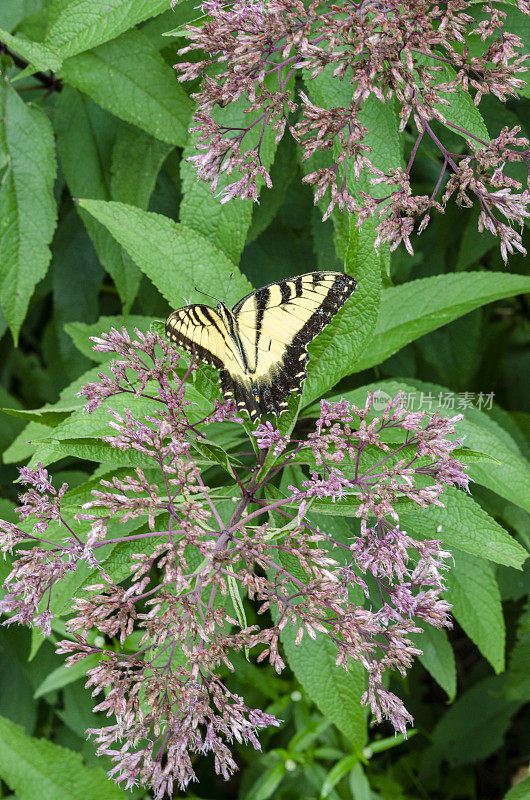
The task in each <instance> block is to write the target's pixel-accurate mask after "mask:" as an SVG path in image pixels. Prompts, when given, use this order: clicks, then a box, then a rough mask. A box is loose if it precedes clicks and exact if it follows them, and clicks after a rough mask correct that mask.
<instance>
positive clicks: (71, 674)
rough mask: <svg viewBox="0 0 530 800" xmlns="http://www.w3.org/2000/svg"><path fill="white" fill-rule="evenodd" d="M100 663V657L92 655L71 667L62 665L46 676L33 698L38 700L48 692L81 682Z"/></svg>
mask: <svg viewBox="0 0 530 800" xmlns="http://www.w3.org/2000/svg"><path fill="white" fill-rule="evenodd" d="M98 663H99V656H97V655H91V656H88V657H87V658H83V660H82V661H78V662H77V663H76V664H73V665H72V666H71V667H67V666H66V665H65V664H60V666H58V667H57V668H56V669H54V670H53V671H52V672H50V673H49V674H48V675H46V677H45V678H44V680H43V681H42V682H41V683H40V684H39V686H38V687H37V689H36V690H35V693H34V695H33V697H34V698H35V699H36V700H37V699H38V698H39V697H42V696H43V695H45V694H47V693H48V692H54V691H55V690H56V689H62V688H63V687H64V686H68V684H69V683H73V682H74V681H77V680H79V678H84V677H85V675H86V673H87V670H89V669H92V668H93V667H97V665H98Z"/></svg>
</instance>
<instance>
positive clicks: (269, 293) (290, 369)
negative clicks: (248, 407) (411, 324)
mask: <svg viewBox="0 0 530 800" xmlns="http://www.w3.org/2000/svg"><path fill="white" fill-rule="evenodd" d="M355 287H356V281H355V280H354V279H353V278H351V277H350V276H349V275H345V274H344V273H342V272H331V271H319V272H309V273H306V274H305V275H299V276H298V277H296V278H291V279H286V280H283V281H277V282H275V283H270V284H268V285H267V286H264V287H263V288H261V289H258V290H257V291H256V292H252V293H251V294H249V295H247V296H246V297H244V298H243V299H242V300H240V301H239V303H237V304H236V305H235V306H234V308H233V310H232V313H233V314H234V317H235V319H236V323H237V331H238V335H239V337H240V340H241V343H242V345H243V347H244V349H245V352H246V357H247V371H248V373H249V376H250V378H251V380H252V384H253V386H254V387H255V389H256V391H255V393H254V399H255V400H256V401H257V403H258V406H259V408H260V410H261V411H264V412H268V411H272V412H273V413H275V414H279V413H281V410H282V409H283V408H285V407H286V405H287V400H288V397H289V394H290V392H292V391H298V392H300V390H301V386H302V383H303V381H304V380H305V378H306V377H307V371H306V363H307V359H308V354H307V345H308V344H309V342H311V341H312V340H313V339H314V338H315V336H317V335H318V334H319V333H320V332H321V331H322V330H323V328H324V327H325V326H326V325H327V324H328V322H329V321H330V320H331V318H332V317H333V315H334V314H335V313H336V312H337V311H338V310H339V308H340V307H341V306H342V305H343V304H344V303H345V302H346V300H347V299H348V297H349V296H350V295H351V294H352V292H353V291H354V290H355Z"/></svg>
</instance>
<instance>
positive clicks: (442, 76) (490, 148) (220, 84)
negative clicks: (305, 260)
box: [175, 0, 530, 260]
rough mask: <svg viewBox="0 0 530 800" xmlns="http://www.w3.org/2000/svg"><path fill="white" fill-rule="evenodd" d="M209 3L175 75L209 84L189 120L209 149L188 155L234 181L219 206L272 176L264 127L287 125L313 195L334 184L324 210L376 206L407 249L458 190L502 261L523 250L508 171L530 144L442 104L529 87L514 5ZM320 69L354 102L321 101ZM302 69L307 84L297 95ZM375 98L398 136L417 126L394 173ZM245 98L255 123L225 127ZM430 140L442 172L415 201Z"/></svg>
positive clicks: (205, 176)
mask: <svg viewBox="0 0 530 800" xmlns="http://www.w3.org/2000/svg"><path fill="white" fill-rule="evenodd" d="M517 6H518V8H519V10H520V11H521V12H522V13H523V14H530V4H529V3H528V2H527V0H517ZM202 9H203V13H204V15H205V16H206V18H205V19H204V20H201V24H199V25H193V24H192V25H187V26H186V35H187V37H188V40H189V44H187V45H186V46H185V47H184V48H182V49H181V50H180V51H179V56H180V57H181V58H182V57H185V56H187V55H188V54H192V55H193V59H192V60H190V61H186V60H181V61H179V62H178V63H177V64H175V67H176V69H178V70H179V72H180V80H183V81H189V80H195V79H197V78H201V79H202V83H201V88H200V90H199V91H198V92H196V93H195V94H194V95H193V98H194V99H195V100H196V102H197V111H196V113H195V126H194V127H193V128H192V130H194V131H197V132H198V143H197V147H198V150H199V151H200V152H199V153H198V154H197V155H195V156H192V157H191V158H190V160H191V161H192V162H194V163H195V166H196V167H197V173H198V175H199V177H200V178H201V179H202V180H205V181H208V182H209V183H211V185H212V191H214V190H215V189H216V187H217V184H218V181H219V178H220V176H221V175H222V174H223V173H226V174H235V175H236V176H237V178H236V180H235V181H234V182H233V183H230V184H228V185H226V186H225V187H224V188H223V190H222V193H221V194H222V199H221V202H226V201H228V200H230V199H232V198H234V197H251V198H253V199H254V200H256V199H257V197H258V193H259V188H260V181H261V182H262V183H263V182H264V183H265V184H266V185H267V186H271V185H272V184H271V178H270V175H269V173H268V171H267V168H266V166H265V163H264V161H265V160H264V158H263V152H262V149H263V142H264V141H265V139H266V132H267V130H268V129H270V130H271V131H272V132H273V134H274V136H275V139H276V141H279V140H280V139H281V138H282V137H283V135H284V132H285V131H286V130H289V131H290V133H291V134H292V135H293V137H294V138H295V139H296V141H297V142H298V143H299V144H300V145H301V147H302V149H303V160H304V161H305V160H306V159H308V158H310V157H311V156H313V155H314V154H316V153H318V167H317V168H316V169H312V170H310V171H309V173H308V174H307V175H306V176H305V178H304V181H305V182H306V183H309V184H311V185H312V186H313V187H314V191H315V202H318V201H319V200H320V199H321V198H323V197H324V195H325V194H326V193H329V205H328V207H327V210H326V211H325V213H324V218H327V217H328V216H329V215H330V214H331V213H332V211H333V210H334V209H335V208H338V209H339V210H343V209H346V210H347V211H348V212H349V213H355V214H357V215H358V224H359V225H360V224H362V222H363V221H364V220H365V219H366V217H367V216H369V215H371V214H377V215H378V217H379V222H378V237H379V238H378V240H377V243H376V246H377V244H379V242H381V241H384V242H389V243H390V247H391V248H392V249H394V248H395V247H397V245H398V244H399V243H400V242H404V244H405V246H406V247H407V249H408V250H409V251H410V252H412V244H411V241H410V236H411V234H412V232H413V230H414V229H415V228H416V229H417V230H418V232H420V233H421V231H422V230H424V228H425V227H426V226H427V225H428V224H429V221H430V213H431V211H432V210H437V211H443V209H444V207H445V204H446V203H447V201H448V199H449V198H450V197H451V196H452V195H455V197H456V202H457V203H458V204H459V205H464V206H467V205H470V204H472V203H473V202H475V201H476V202H478V204H479V205H480V210H481V216H480V221H479V228H480V230H481V231H482V230H484V229H487V230H489V231H490V232H491V233H493V234H494V235H497V236H499V239H500V243H501V251H502V255H503V257H504V259H505V260H506V258H507V255H508V253H512V252H513V251H514V250H519V251H521V252H524V249H523V246H522V243H521V236H520V234H519V233H518V232H517V231H516V230H514V227H513V226H514V225H518V226H520V225H522V224H523V222H524V219H525V218H527V217H528V216H529V212H528V202H529V193H528V190H527V189H524V190H523V189H522V186H521V184H520V183H518V182H517V181H514V180H513V179H512V178H510V177H509V176H507V175H505V172H504V170H505V166H506V165H507V164H508V163H510V162H512V161H515V160H524V161H525V162H526V165H527V167H529V166H530V149H529V143H528V141H527V140H526V139H524V138H523V137H521V136H518V133H519V130H520V129H519V128H518V127H515V128H513V129H511V130H508V128H504V129H503V130H502V131H501V133H500V135H499V136H497V137H496V138H494V139H492V140H491V141H484V140H483V139H481V138H479V137H477V136H476V135H475V134H474V133H473V131H469V130H466V129H465V128H462V127H460V126H459V125H457V124H454V123H453V122H451V120H450V118H449V119H448V115H447V112H446V110H445V109H447V107H448V106H450V105H451V94H453V93H457V92H461V91H462V90H463V91H469V92H471V93H472V95H473V96H474V102H475V104H476V105H478V104H479V102H480V100H481V98H482V96H483V95H486V94H490V93H491V94H493V95H494V96H495V97H497V98H499V99H500V100H501V101H505V100H506V98H508V97H512V96H516V95H517V91H518V90H520V89H521V88H522V87H523V85H524V81H523V80H522V79H521V78H519V77H518V75H519V73H521V72H524V71H525V70H526V69H527V67H526V66H525V64H526V61H527V58H528V56H527V55H526V54H524V53H523V52H522V51H521V48H522V42H521V39H520V37H519V36H518V35H517V32H510V31H507V30H506V28H505V21H506V12H505V11H502V10H501V9H500V8H498V7H497V6H495V5H494V4H493V2H492V0H487V1H486V3H485V5H484V6H483V7H479V6H478V5H476V4H472V3H469V2H466V0H446V2H443V3H435V2H432V0H411V2H407V3H400V2H397V0H358V2H350V1H348V2H344V1H342V2H338V3H327V2H318V0H315V2H309V3H307V2H306V3H304V2H302V0H268V2H266V3H265V2H262V0H236V2H234V3H225V2H223V0H205V2H204V3H203V4H202ZM470 37H473V38H474V39H475V40H477V39H480V41H481V42H482V51H481V53H480V54H479V55H471V54H470V51H469V47H468V44H467V42H468V40H469V38H470ZM318 76H325V78H326V79H327V80H331V81H332V82H333V81H336V82H337V84H339V82H342V83H343V84H344V83H347V84H351V99H349V101H348V102H347V103H345V104H344V105H338V106H333V105H331V100H330V103H329V105H322V101H320V102H319V101H318V100H317V99H316V97H318V95H315V97H313V96H312V95H313V92H312V84H311V81H313V80H314V79H315V78H317V77H318ZM300 78H303V79H304V81H305V85H306V91H302V90H300V91H298V93H297V92H296V90H295V82H296V80H297V79H300ZM337 88H339V87H337ZM327 93H328V94H329V95H330V97H332V96H333V94H334V93H333V91H328V92H327ZM342 93H344V92H342ZM374 98H375V100H376V101H377V102H381V103H390V102H392V103H394V102H395V103H396V105H397V107H398V108H399V117H400V131H403V130H404V129H405V127H406V126H407V125H409V127H411V129H412V131H413V132H414V131H415V133H416V141H415V143H414V145H413V147H412V149H411V152H410V157H409V161H408V164H407V167H406V169H401V168H398V165H396V168H395V169H393V170H390V171H389V172H386V173H385V172H382V171H381V170H380V169H378V168H377V167H376V166H375V165H374V164H373V162H372V156H371V148H370V147H369V145H368V142H367V136H368V134H369V133H370V131H369V130H368V128H367V127H366V124H365V117H364V116H363V108H364V106H365V104H366V103H367V101H368V100H370V99H372V100H373V99H374ZM238 101H239V102H240V105H241V104H243V107H244V110H245V112H246V113H248V114H249V122H248V125H246V126H245V125H241V126H240V127H236V126H234V125H232V124H230V122H229V120H228V119H226V115H225V113H224V109H225V108H226V106H228V105H230V104H232V103H236V102H238ZM437 122H441V123H443V124H444V125H447V126H449V127H450V128H452V129H453V130H456V131H458V132H459V133H460V134H462V135H463V136H464V137H465V138H467V139H468V151H467V152H465V153H453V152H451V151H450V150H449V149H447V147H446V146H445V145H444V144H443V142H442V141H441V139H440V134H438V133H437V132H436V129H435V124H436V123H437ZM441 130H443V128H441ZM424 137H426V139H429V140H430V141H431V143H434V144H435V146H436V147H437V148H438V149H439V152H440V157H441V161H440V173H439V177H438V180H437V181H436V183H435V185H434V186H433V189H432V192H431V193H430V194H426V195H417V196H415V195H413V193H412V190H411V187H410V171H411V168H412V165H413V163H414V160H415V158H416V155H417V152H418V147H419V146H420V143H421V141H422V139H423V138H424ZM363 171H367V172H369V173H372V174H373V176H374V177H373V178H372V183H381V184H384V185H385V186H386V187H387V188H388V192H387V193H383V194H386V196H384V197H380V196H379V199H375V198H374V197H372V196H371V193H370V194H369V193H367V192H366V191H364V192H363V191H360V186H359V185H358V181H359V177H360V174H361V172H363ZM440 195H441V196H440Z"/></svg>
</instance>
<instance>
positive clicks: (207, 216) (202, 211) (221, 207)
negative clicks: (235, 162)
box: [179, 102, 276, 264]
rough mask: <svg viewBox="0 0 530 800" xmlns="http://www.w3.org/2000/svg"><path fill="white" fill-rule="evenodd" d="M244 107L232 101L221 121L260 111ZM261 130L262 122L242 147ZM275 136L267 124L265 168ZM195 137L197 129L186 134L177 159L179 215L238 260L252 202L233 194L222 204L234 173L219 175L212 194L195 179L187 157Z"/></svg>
mask: <svg viewBox="0 0 530 800" xmlns="http://www.w3.org/2000/svg"><path fill="white" fill-rule="evenodd" d="M243 109H244V105H243V104H242V103H241V102H240V103H236V104H235V105H234V104H233V103H231V104H230V106H229V107H228V108H227V109H226V110H223V112H222V114H223V116H222V120H221V122H222V124H223V125H227V126H231V127H234V128H242V127H247V126H248V125H251V124H252V122H254V121H255V119H256V118H257V117H258V115H259V113H258V112H254V113H253V114H246V113H244V110H243ZM260 130H261V126H260V125H258V126H256V127H255V128H253V129H252V131H251V132H249V133H248V134H247V135H246V136H245V139H244V145H243V146H244V148H245V149H251V148H252V147H254V146H255V145H256V144H257V140H258V139H259V136H260ZM274 136H275V133H274V131H272V129H271V128H270V127H269V126H266V128H265V133H264V136H263V141H262V147H261V149H260V160H261V162H262V163H263V165H264V167H265V168H266V169H268V168H269V166H270V163H271V161H272V158H273V154H274V151H275V149H276V145H275V143H274ZM197 137H198V134H197V133H190V134H189V138H188V143H187V145H186V147H185V148H184V152H183V154H182V160H181V162H180V164H181V166H180V174H181V178H182V192H183V197H182V202H181V204H180V209H179V219H180V221H181V222H183V223H184V224H185V225H187V226H188V227H190V228H193V229H194V230H197V231H199V233H201V234H202V235H203V236H204V237H205V238H206V239H208V240H209V241H210V242H211V243H212V244H213V245H215V247H218V248H219V250H222V252H223V253H225V254H226V255H227V256H228V258H229V259H230V260H231V261H233V262H234V264H237V263H238V262H239V257H240V255H241V253H242V251H243V247H244V246H245V241H246V238H247V232H248V230H249V228H250V224H251V222H252V211H253V207H254V202H253V201H252V200H251V199H250V198H246V199H241V198H235V199H233V200H230V202H228V203H224V204H221V199H220V197H219V194H220V192H222V190H223V189H224V187H225V186H227V185H228V184H230V183H233V182H234V181H236V180H237V179H238V176H237V175H222V176H221V178H220V180H219V184H218V186H217V188H216V190H215V194H212V190H211V188H210V185H209V184H208V183H206V182H205V181H202V180H199V179H198V177H197V169H196V167H195V165H194V164H192V163H190V162H189V160H188V159H189V157H190V156H193V155H197V149H196V144H197Z"/></svg>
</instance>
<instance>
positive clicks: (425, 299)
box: [354, 272, 530, 372]
mask: <svg viewBox="0 0 530 800" xmlns="http://www.w3.org/2000/svg"><path fill="white" fill-rule="evenodd" d="M528 291H530V278H528V277H526V276H524V275H509V274H506V273H505V272H467V273H465V274H460V275H455V274H447V275H435V276H434V277H431V278H420V279H419V280H415V281H409V282H408V283H405V284H402V285H401V286H392V287H390V288H388V289H385V290H384V291H383V298H382V302H381V307H380V310H379V318H378V320H377V324H376V326H375V331H374V335H373V338H372V340H371V341H370V343H369V344H368V346H367V348H366V350H365V351H364V353H363V354H362V356H361V358H360V359H359V360H358V361H357V363H356V364H355V365H354V371H355V372H360V371H361V370H363V369H368V367H373V366H374V365H376V364H380V363H381V362H382V361H384V360H385V359H387V358H388V357H389V356H391V355H392V354H393V353H395V352H397V351H398V350H399V349H401V348H402V347H404V346H405V345H406V344H408V343H409V342H412V341H414V339H418V338H419V337H420V336H423V335H424V334H425V333H428V332H429V331H433V330H435V329H436V328H439V327H441V326H442V325H445V324H447V323H448V322H451V320H453V319H456V318H457V317H461V316H463V315H464V314H467V313H468V311H471V310H472V309H474V308H478V307H479V306H482V305H485V304H486V303H491V302H493V301H494V300H500V299H501V298H503V297H510V296H512V295H514V294H521V293H524V292H528Z"/></svg>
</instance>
